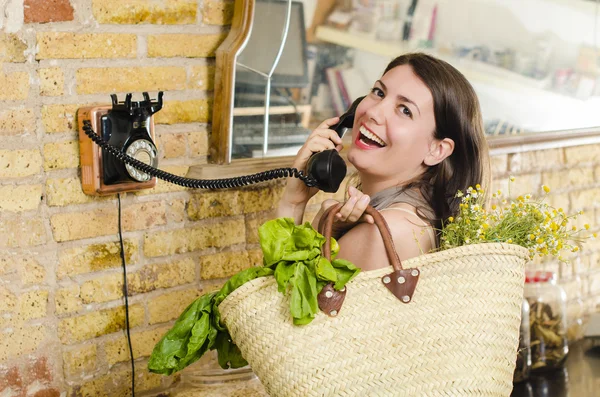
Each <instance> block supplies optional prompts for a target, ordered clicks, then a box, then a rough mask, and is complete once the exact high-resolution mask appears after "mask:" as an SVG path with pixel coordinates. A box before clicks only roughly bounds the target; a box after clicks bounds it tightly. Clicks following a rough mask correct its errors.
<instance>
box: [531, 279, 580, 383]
mask: <svg viewBox="0 0 600 397" xmlns="http://www.w3.org/2000/svg"><path fill="white" fill-rule="evenodd" d="M525 298H526V299H527V301H528V302H529V332H530V347H531V371H532V372H543V371H547V370H552V369H556V368H560V367H562V365H563V363H564V361H565V358H566V356H567V353H568V352H569V345H568V341H567V305H566V303H567V296H566V293H565V291H564V290H563V289H562V288H561V287H560V286H559V285H558V284H556V276H555V274H554V273H552V272H535V273H533V274H529V273H528V274H527V275H526V279H525Z"/></svg>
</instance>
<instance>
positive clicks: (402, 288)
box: [381, 268, 421, 303]
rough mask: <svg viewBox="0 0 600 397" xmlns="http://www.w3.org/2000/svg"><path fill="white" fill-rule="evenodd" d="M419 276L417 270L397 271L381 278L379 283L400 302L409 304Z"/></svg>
mask: <svg viewBox="0 0 600 397" xmlns="http://www.w3.org/2000/svg"><path fill="white" fill-rule="evenodd" d="M420 274H421V272H420V271H419V269H417V268H412V269H402V270H397V271H395V272H393V273H390V274H386V275H385V276H383V277H382V278H381V282H382V283H383V285H385V287H386V288H387V289H389V290H390V292H391V293H392V294H394V296H395V297H396V298H398V299H399V300H400V302H403V303H410V302H411V301H412V298H413V294H414V293H415V288H416V287H417V282H418V281H419V276H420Z"/></svg>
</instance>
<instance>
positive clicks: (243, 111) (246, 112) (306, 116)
mask: <svg viewBox="0 0 600 397" xmlns="http://www.w3.org/2000/svg"><path fill="white" fill-rule="evenodd" d="M296 111H297V112H298V113H300V114H301V115H302V120H301V122H300V123H301V124H302V125H303V126H304V127H307V128H308V126H309V124H310V115H311V112H312V108H311V106H310V105H297V106H296V107H294V106H270V107H269V114H293V113H296ZM261 114H265V108H264V106H257V107H241V108H234V109H233V115H234V116H257V115H261Z"/></svg>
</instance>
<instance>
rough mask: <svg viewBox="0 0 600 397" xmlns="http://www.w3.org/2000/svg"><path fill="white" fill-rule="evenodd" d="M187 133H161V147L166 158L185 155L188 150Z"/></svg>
mask: <svg viewBox="0 0 600 397" xmlns="http://www.w3.org/2000/svg"><path fill="white" fill-rule="evenodd" d="M185 138H186V134H161V135H160V141H159V147H160V151H161V152H162V153H163V156H164V158H167V159H171V158H175V157H183V156H185V152H186V150H187V142H186V140H185Z"/></svg>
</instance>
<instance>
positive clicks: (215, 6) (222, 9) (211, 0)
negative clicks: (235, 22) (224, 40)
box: [202, 0, 234, 25]
mask: <svg viewBox="0 0 600 397" xmlns="http://www.w3.org/2000/svg"><path fill="white" fill-rule="evenodd" d="M233 4H234V3H233V1H221V0H218V1H216V0H208V1H205V2H204V7H203V8H202V22H204V23H206V24H209V25H230V24H231V19H232V18H233Z"/></svg>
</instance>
